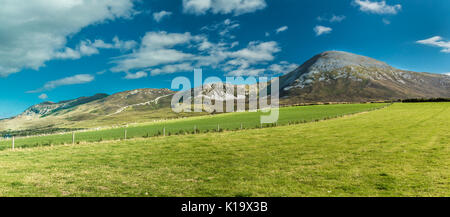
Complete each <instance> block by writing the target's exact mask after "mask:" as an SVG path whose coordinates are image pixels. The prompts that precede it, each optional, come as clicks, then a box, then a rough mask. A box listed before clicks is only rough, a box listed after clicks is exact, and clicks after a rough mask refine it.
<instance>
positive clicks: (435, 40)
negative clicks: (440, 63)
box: [416, 36, 450, 53]
mask: <svg viewBox="0 0 450 217" xmlns="http://www.w3.org/2000/svg"><path fill="white" fill-rule="evenodd" d="M416 43H418V44H424V45H429V46H433V47H439V48H442V50H441V52H443V53H450V41H444V39H443V38H442V37H441V36H434V37H431V38H429V39H425V40H420V41H417V42H416Z"/></svg>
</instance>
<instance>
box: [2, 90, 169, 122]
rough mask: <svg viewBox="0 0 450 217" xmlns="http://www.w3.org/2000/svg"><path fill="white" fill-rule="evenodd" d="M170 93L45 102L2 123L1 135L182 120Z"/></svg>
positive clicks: (132, 93) (133, 92) (135, 92)
mask: <svg viewBox="0 0 450 217" xmlns="http://www.w3.org/2000/svg"><path fill="white" fill-rule="evenodd" d="M174 93H175V92H174V91H171V90H169V89H137V90H131V91H125V92H120V93H117V94H113V95H110V96H109V95H106V94H97V95H95V96H92V97H81V98H78V99H74V100H67V101H62V102H58V103H53V102H44V103H40V104H38V105H34V106H31V107H30V108H28V109H27V110H25V111H24V112H23V113H22V114H20V115H18V116H16V117H12V118H9V119H5V120H1V121H0V131H6V130H24V129H32V128H35V129H40V131H42V129H46V128H74V127H75V128H92V127H97V126H112V125H120V124H126V123H131V122H141V121H151V120H160V119H165V118H175V117H178V115H177V114H174V113H172V111H171V110H170V102H171V97H170V96H171V95H173V94H174Z"/></svg>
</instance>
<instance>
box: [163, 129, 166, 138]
mask: <svg viewBox="0 0 450 217" xmlns="http://www.w3.org/2000/svg"><path fill="white" fill-rule="evenodd" d="M163 136H166V127H164V129H163Z"/></svg>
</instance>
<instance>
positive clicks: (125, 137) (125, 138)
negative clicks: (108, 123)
mask: <svg viewBox="0 0 450 217" xmlns="http://www.w3.org/2000/svg"><path fill="white" fill-rule="evenodd" d="M124 140H127V129H125V136H124Z"/></svg>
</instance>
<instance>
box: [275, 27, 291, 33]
mask: <svg viewBox="0 0 450 217" xmlns="http://www.w3.org/2000/svg"><path fill="white" fill-rule="evenodd" d="M288 28H289V27H288V26H282V27H280V28H278V29H277V30H276V33H277V34H278V33H281V32H284V31H287V30H288Z"/></svg>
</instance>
